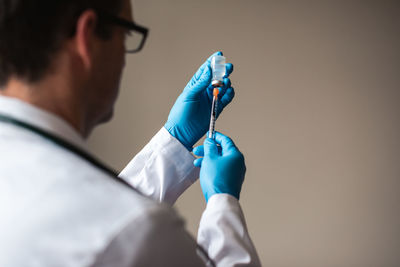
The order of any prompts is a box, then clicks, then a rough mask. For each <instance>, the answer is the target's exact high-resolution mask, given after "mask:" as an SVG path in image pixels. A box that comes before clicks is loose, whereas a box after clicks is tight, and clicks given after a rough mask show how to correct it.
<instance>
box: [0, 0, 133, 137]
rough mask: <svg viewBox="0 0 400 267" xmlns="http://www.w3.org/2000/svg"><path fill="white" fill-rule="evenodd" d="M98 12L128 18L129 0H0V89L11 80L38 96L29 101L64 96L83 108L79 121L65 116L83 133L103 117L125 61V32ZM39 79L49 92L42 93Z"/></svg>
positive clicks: (109, 109)
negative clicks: (50, 88) (49, 88)
mask: <svg viewBox="0 0 400 267" xmlns="http://www.w3.org/2000/svg"><path fill="white" fill-rule="evenodd" d="M101 13H105V14H108V15H112V16H116V17H120V18H123V19H125V20H128V21H131V20H132V17H131V7H130V1H129V0H57V1H55V0H40V1H38V0H0V88H1V89H0V93H2V92H6V91H7V90H8V88H9V87H12V86H11V85H10V84H12V83H15V81H17V82H18V83H19V84H20V83H22V84H24V85H26V87H29V88H30V89H29V92H28V93H29V94H31V95H35V94H36V95H41V99H38V98H39V97H36V100H32V99H33V98H35V97H30V98H31V99H30V100H29V101H30V102H32V103H34V104H35V101H37V102H41V100H44V99H45V98H47V99H48V101H47V102H50V101H53V100H54V99H53V100H52V97H53V96H54V97H53V98H57V99H59V100H63V99H62V98H65V101H69V102H71V104H74V105H76V107H75V108H76V109H77V110H79V109H85V112H84V114H81V116H82V118H80V120H81V121H80V122H72V120H73V119H72V118H71V119H70V120H71V123H76V124H81V125H75V126H76V128H79V130H80V131H81V132H82V133H83V134H84V135H88V134H89V132H90V131H91V129H92V128H93V127H94V126H95V125H96V124H98V123H100V122H103V121H106V120H108V119H109V118H110V117H111V115H112V109H113V104H114V101H115V99H116V96H117V92H118V87H119V81H120V77H121V73H122V69H123V66H124V63H125V47H124V39H125V34H126V32H127V31H126V29H125V28H123V27H119V26H118V25H115V24H112V23H109V22H108V21H107V20H106V19H103V18H102V16H101V15H99V14H101ZM45 83H46V84H47V87H49V86H53V87H54V88H53V89H52V90H53V91H51V90H47V91H46V90H45V87H46V86H45V85H44V84H45ZM57 83H58V84H57ZM32 88H35V89H32ZM60 88H63V89H60ZM35 90H36V91H35ZM40 90H42V91H41V92H39V91H40ZM61 90H63V91H61ZM19 93H21V92H17V95H18V94H19ZM43 93H44V95H43ZM3 94H6V95H7V93H3ZM52 94H54V95H52ZM13 95H15V93H13ZM43 105H44V106H46V105H47V106H49V107H48V109H50V110H52V109H56V107H54V108H51V107H50V105H51V104H50V103H47V104H42V106H43ZM47 106H46V107H47ZM71 112H73V111H71ZM59 113H68V111H65V110H64V111H60V112H59ZM60 115H63V114H60ZM68 116H73V115H71V114H70V115H67V114H66V115H65V116H64V117H67V118H66V119H67V120H68V119H69V118H68ZM82 124H84V125H82Z"/></svg>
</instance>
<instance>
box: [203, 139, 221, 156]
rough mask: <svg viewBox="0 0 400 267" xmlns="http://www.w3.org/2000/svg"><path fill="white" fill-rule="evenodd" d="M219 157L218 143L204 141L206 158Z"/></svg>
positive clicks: (208, 140)
mask: <svg viewBox="0 0 400 267" xmlns="http://www.w3.org/2000/svg"><path fill="white" fill-rule="evenodd" d="M217 155H218V146H217V143H216V142H215V141H214V140H213V139H211V138H206V140H204V157H212V156H217Z"/></svg>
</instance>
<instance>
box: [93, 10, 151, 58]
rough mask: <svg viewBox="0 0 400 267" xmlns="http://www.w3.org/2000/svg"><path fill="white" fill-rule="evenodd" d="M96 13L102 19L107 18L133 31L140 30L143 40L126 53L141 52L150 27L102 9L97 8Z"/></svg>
mask: <svg viewBox="0 0 400 267" xmlns="http://www.w3.org/2000/svg"><path fill="white" fill-rule="evenodd" d="M96 13H97V14H98V15H99V17H100V18H101V19H104V20H107V21H108V22H111V23H113V24H116V25H118V26H121V27H124V28H126V29H128V30H131V31H134V32H139V33H141V34H142V36H143V38H142V41H141V42H140V44H139V47H138V48H136V49H134V50H126V53H137V52H139V51H140V50H142V49H143V47H144V44H145V43H146V39H147V36H148V34H149V29H148V28H146V27H144V26H141V25H138V24H136V23H135V22H132V21H128V20H125V19H122V18H119V17H117V16H113V15H111V14H108V13H106V12H103V11H100V10H97V11H96Z"/></svg>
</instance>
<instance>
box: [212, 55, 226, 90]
mask: <svg viewBox="0 0 400 267" xmlns="http://www.w3.org/2000/svg"><path fill="white" fill-rule="evenodd" d="M225 64H226V58H225V57H224V56H213V57H212V58H211V69H212V73H213V78H212V82H211V84H212V86H213V87H222V86H223V84H224V82H223V81H224V76H225V74H226V66H225Z"/></svg>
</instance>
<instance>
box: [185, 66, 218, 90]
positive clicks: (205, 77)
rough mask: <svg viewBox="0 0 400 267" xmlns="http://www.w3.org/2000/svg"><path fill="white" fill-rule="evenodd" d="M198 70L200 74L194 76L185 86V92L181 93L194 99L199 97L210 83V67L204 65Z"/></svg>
mask: <svg viewBox="0 0 400 267" xmlns="http://www.w3.org/2000/svg"><path fill="white" fill-rule="evenodd" d="M200 70H201V72H200V74H199V75H197V74H196V75H195V76H194V77H193V78H192V79H191V80H190V82H189V83H188V84H187V85H186V87H185V90H184V91H183V92H184V93H186V94H188V96H193V97H196V96H198V95H200V94H201V93H202V92H203V91H204V90H205V89H206V88H207V87H208V86H209V85H210V83H211V78H212V74H211V67H210V66H207V65H206V66H204V68H201V69H200ZM200 70H199V71H200Z"/></svg>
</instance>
